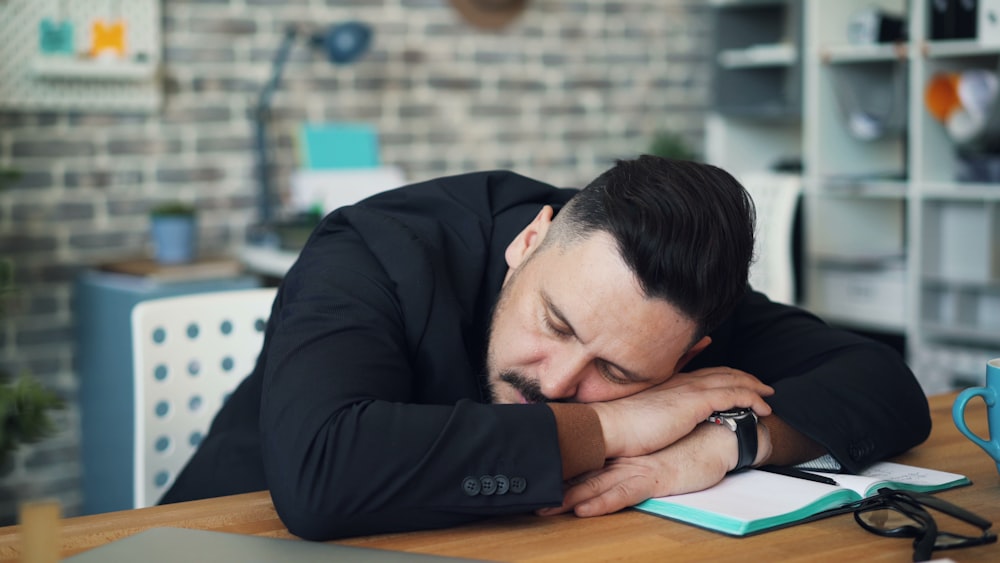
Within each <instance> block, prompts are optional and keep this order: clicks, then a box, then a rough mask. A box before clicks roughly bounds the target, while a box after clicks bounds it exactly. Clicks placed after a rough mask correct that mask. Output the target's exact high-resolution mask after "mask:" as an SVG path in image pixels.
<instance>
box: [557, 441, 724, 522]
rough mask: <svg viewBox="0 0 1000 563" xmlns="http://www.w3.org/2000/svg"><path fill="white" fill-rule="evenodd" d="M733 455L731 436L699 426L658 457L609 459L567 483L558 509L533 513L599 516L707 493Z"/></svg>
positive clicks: (663, 450) (658, 454)
mask: <svg viewBox="0 0 1000 563" xmlns="http://www.w3.org/2000/svg"><path fill="white" fill-rule="evenodd" d="M735 451H736V435H735V434H734V433H733V432H731V431H730V430H729V429H727V428H722V427H720V426H717V425H714V424H702V425H701V426H699V427H698V428H696V429H695V430H694V432H691V433H690V434H688V435H687V436H685V437H684V438H682V439H681V440H679V441H677V443H675V444H673V445H671V446H668V447H667V448H664V449H662V450H660V451H658V452H655V453H652V454H649V455H644V456H638V457H623V458H617V459H612V460H609V461H608V464H607V465H606V466H604V467H603V468H602V469H599V470H597V471H592V472H590V473H588V474H585V475H582V476H580V477H578V478H576V479H573V480H572V481H571V485H570V487H569V488H568V489H567V490H566V493H565V494H564V495H563V504H562V506H560V507H557V508H545V509H542V510H539V511H538V514H541V515H543V516H549V515H552V514H560V513H563V512H569V511H573V512H574V513H575V514H576V515H577V516H600V515H602V514H610V513H612V512H617V511H619V510H621V509H623V508H625V507H628V506H632V505H634V504H637V503H639V502H642V501H644V500H646V499H648V498H652V497H659V496H667V495H677V494H682V493H690V492H693V491H700V490H702V489H707V488H708V487H711V486H712V485H715V484H716V483H718V482H719V481H721V480H722V478H723V477H725V476H726V473H727V472H728V471H729V470H730V469H732V467H733V465H734V464H735V462H736V461H735V457H734V454H733V452H735ZM727 452H728V453H727Z"/></svg>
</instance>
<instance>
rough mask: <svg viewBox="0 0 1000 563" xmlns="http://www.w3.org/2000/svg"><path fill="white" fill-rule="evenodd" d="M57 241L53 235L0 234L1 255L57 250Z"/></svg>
mask: <svg viewBox="0 0 1000 563" xmlns="http://www.w3.org/2000/svg"><path fill="white" fill-rule="evenodd" d="M57 244H58V243H57V241H56V238H55V237H54V236H51V235H24V234H16V233H14V234H5V235H0V256H9V255H15V256H16V255H18V254H27V253H32V252H44V251H51V250H55V249H56V246H57Z"/></svg>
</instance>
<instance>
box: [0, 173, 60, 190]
mask: <svg viewBox="0 0 1000 563" xmlns="http://www.w3.org/2000/svg"><path fill="white" fill-rule="evenodd" d="M54 183H55V178H54V177H53V176H52V173H51V172H48V171H38V170H31V171H18V172H17V179H16V180H14V181H12V182H11V183H10V184H9V185H8V186H7V187H8V188H9V189H12V190H31V189H41V188H51V187H53V185H54Z"/></svg>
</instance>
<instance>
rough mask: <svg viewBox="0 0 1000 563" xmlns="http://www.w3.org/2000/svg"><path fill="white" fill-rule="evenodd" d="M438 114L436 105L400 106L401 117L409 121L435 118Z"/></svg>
mask: <svg viewBox="0 0 1000 563" xmlns="http://www.w3.org/2000/svg"><path fill="white" fill-rule="evenodd" d="M437 114H438V106H437V105H436V104H402V105H400V106H399V117H401V118H403V119H409V118H414V117H433V116H435V115H437Z"/></svg>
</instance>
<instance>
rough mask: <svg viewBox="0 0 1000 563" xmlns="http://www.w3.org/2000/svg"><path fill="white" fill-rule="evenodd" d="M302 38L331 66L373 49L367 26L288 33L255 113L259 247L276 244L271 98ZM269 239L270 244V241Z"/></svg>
mask: <svg viewBox="0 0 1000 563" xmlns="http://www.w3.org/2000/svg"><path fill="white" fill-rule="evenodd" d="M300 35H307V39H308V42H309V45H310V46H311V47H313V48H316V49H320V50H322V51H323V52H324V53H325V54H326V57H327V59H328V60H329V61H330V64H334V65H346V64H351V63H353V62H354V61H356V60H358V59H359V58H361V56H362V55H363V54H365V52H366V51H368V47H369V46H370V45H371V38H372V29H371V27H370V26H368V25H367V24H365V23H362V22H357V21H349V22H343V23H338V24H334V25H332V26H330V27H329V28H327V29H325V30H322V31H319V32H312V33H307V32H305V31H304V30H303V28H301V27H300V26H297V25H291V26H289V27H287V28H286V29H285V34H284V36H283V37H282V40H281V45H280V46H279V47H278V51H277V53H276V54H275V56H274V61H273V62H272V64H271V77H270V78H269V79H268V81H267V82H266V83H265V84H264V87H263V88H262V89H261V91H260V97H259V98H258V100H257V105H256V106H255V107H254V109H253V119H254V137H255V150H256V153H257V182H258V185H257V187H258V194H257V197H258V202H257V206H258V207H257V214H258V221H259V222H260V223H259V225H258V229H256V230H257V231H258V232H256V233H255V235H252V238H256V239H258V240H254V241H253V242H256V243H259V244H275V243H276V242H277V241H275V240H273V239H274V236H275V235H274V232H273V231H272V229H271V226H272V225H271V222H272V220H273V219H274V217H273V215H274V214H273V211H272V209H271V192H272V184H271V161H270V155H269V151H268V146H267V126H268V121H269V120H270V117H271V98H272V97H273V96H274V92H275V91H276V90H277V89H278V86H279V84H280V82H281V73H282V71H283V70H284V68H285V63H286V62H287V60H288V54H289V52H290V51H291V49H292V46H293V45H294V44H295V40H296V39H297V38H298V37H299V36H300ZM268 238H270V239H271V240H268Z"/></svg>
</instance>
